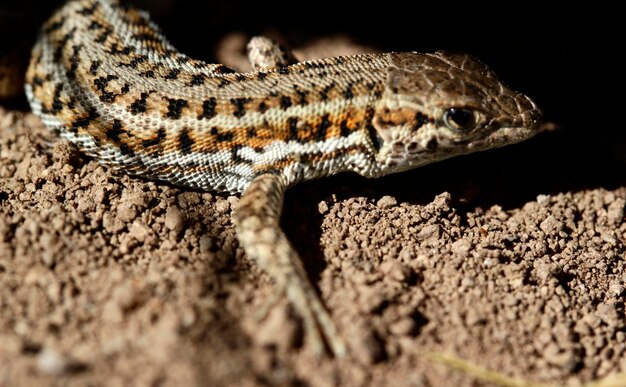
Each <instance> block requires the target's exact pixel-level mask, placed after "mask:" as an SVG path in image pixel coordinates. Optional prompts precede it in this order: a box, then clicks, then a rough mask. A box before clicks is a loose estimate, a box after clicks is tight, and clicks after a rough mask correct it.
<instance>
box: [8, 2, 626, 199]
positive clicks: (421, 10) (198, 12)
mask: <svg viewBox="0 0 626 387" xmlns="http://www.w3.org/2000/svg"><path fill="white" fill-rule="evenodd" d="M5 3H6V4H5ZM9 3H10V4H9ZM60 3H62V2H59V1H56V2H52V1H50V2H38V1H34V0H25V1H22V2H20V3H16V2H14V1H10V2H9V1H8V0H0V50H7V49H8V48H7V47H10V46H11V45H15V44H17V43H16V42H18V41H19V40H20V39H21V38H22V37H26V38H28V39H33V38H34V36H35V31H36V30H37V26H38V25H40V24H41V23H42V22H43V20H45V18H47V16H48V15H49V14H50V12H51V10H52V9H54V8H55V7H56V6H58V4H60ZM134 3H135V4H137V5H138V6H140V7H141V8H144V9H147V10H149V11H150V12H151V14H152V15H153V18H154V19H155V20H156V22H157V24H159V25H161V26H162V28H163V30H164V32H165V34H166V36H168V38H169V39H170V40H171V41H172V43H173V44H174V45H175V46H176V47H178V48H179V49H180V50H181V51H182V52H184V53H186V54H188V55H190V56H192V57H197V58H200V59H204V60H207V61H211V60H212V52H214V48H215V47H214V46H215V43H216V42H217V41H219V39H220V38H221V37H222V36H224V35H225V34H226V33H228V32H232V31H243V32H246V33H248V34H250V35H254V34H259V33H263V32H264V31H268V30H271V31H275V32H277V33H278V34H280V36H283V37H284V38H285V39H286V41H287V42H288V43H289V44H291V45H292V46H298V45H300V44H303V43H306V41H307V40H310V39H315V38H317V37H328V36H331V35H337V34H340V35H344V36H348V37H350V38H351V39H353V40H354V41H356V42H359V43H362V44H365V45H369V46H374V47H377V48H379V49H380V50H382V51H403V50H404V51H413V50H415V51H433V50H440V49H445V50H449V51H460V52H467V53H471V54H473V55H475V56H476V57H478V58H480V59H481V60H483V61H484V62H486V63H487V64H489V65H490V66H491V67H492V68H493V69H494V70H495V71H496V73H497V74H499V75H500V77H501V78H502V79H504V80H506V81H507V83H509V85H510V86H511V87H512V88H513V89H516V90H519V91H522V92H524V93H525V94H527V95H529V96H531V97H532V98H533V99H535V100H536V102H537V103H538V104H539V106H541V107H542V108H543V110H544V113H545V120H546V121H550V122H552V123H554V124H555V125H556V127H557V128H558V129H557V130H554V131H552V132H548V133H543V134H542V135H541V136H538V137H536V138H535V139H533V140H531V141H529V142H528V143H525V144H520V145H519V146H516V147H511V148H507V149H506V150H504V151H503V150H498V151H496V153H494V154H493V155H489V156H482V155H476V156H470V157H469V158H467V159H466V160H465V161H464V162H454V161H449V162H446V163H444V164H445V165H444V166H442V167H434V168H437V169H434V170H430V172H429V171H428V170H427V171H425V172H418V173H420V174H421V173H425V174H428V175H433V176H429V178H436V177H437V176H440V175H442V174H444V173H445V174H446V176H447V177H446V178H451V175H452V176H454V174H455V173H459V172H453V171H455V170H458V169H461V170H462V171H463V172H460V173H462V174H463V173H467V172H469V171H467V170H465V171H464V169H468V168H469V169H472V170H473V171H475V170H477V169H478V170H483V169H485V170H486V169H490V170H493V172H490V173H487V174H485V175H484V176H483V175H479V176H478V177H477V178H476V180H477V182H479V183H480V181H481V180H484V181H493V180H494V179H495V180H499V181H501V184H499V185H503V188H502V189H509V190H510V189H511V188H513V189H515V190H518V191H519V192H520V194H521V196H520V200H527V199H529V198H532V196H533V195H536V194H539V193H556V192H563V191H564V190H570V189H585V188H596V187H599V186H602V187H606V188H613V187H615V186H617V185H623V183H624V182H625V181H624V180H625V179H624V177H626V173H625V171H626V133H625V132H626V109H625V108H624V106H623V102H622V100H623V94H624V91H623V86H622V85H623V83H624V82H623V70H622V68H623V64H622V63H621V62H620V61H619V60H617V59H616V56H617V55H621V54H622V51H623V48H624V38H623V35H625V34H624V32H623V24H624V22H623V21H622V20H621V17H620V15H619V12H617V11H616V10H614V9H611V8H610V7H608V8H607V7H604V6H603V5H601V4H592V5H589V4H588V5H586V6H585V7H573V6H567V7H565V6H560V7H559V6H548V5H547V3H544V4H543V5H542V4H537V3H532V2H519V1H518V2H511V1H506V2H500V5H493V4H480V3H476V2H473V3H471V4H468V3H464V4H454V3H450V2H442V1H432V0H429V1H417V2H411V3H410V5H411V7H410V8H409V7H408V6H407V5H406V4H409V3H406V2H392V1H388V0H382V1H381V2H380V3H379V5H378V6H376V7H371V6H366V5H363V4H361V3H348V2H339V1H330V0H316V1H302V0H299V1H295V0H294V1H257V2H253V3H248V2H242V1H238V0H231V1H214V2H211V1H191V0H178V1H174V0H169V1H149V0H136V1H135V2H134ZM402 4H405V5H402ZM0 52H2V51H0ZM487 153H493V152H487ZM450 163H454V164H450ZM494 163H495V164H496V165H494ZM429 168H430V167H429ZM439 168H442V169H439ZM446 168H448V169H446ZM416 178H420V179H421V178H422V175H416ZM390 181H394V178H393V177H392V178H391V180H390ZM443 184H444V186H446V183H445V181H444V182H443ZM499 185H498V186H494V187H493V189H494V190H497V191H499V189H498V187H499ZM444 188H445V187H444Z"/></svg>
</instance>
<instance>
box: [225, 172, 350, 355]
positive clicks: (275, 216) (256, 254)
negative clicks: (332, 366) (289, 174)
mask: <svg viewBox="0 0 626 387" xmlns="http://www.w3.org/2000/svg"><path fill="white" fill-rule="evenodd" d="M285 189H286V186H285V184H284V182H283V180H282V179H281V177H280V176H278V175H271V174H265V175H261V176H258V177H256V178H255V179H254V180H253V181H252V183H251V184H250V186H249V187H248V188H247V189H246V190H245V191H244V193H243V195H242V196H241V200H240V201H239V208H238V209H237V211H236V214H235V217H234V221H235V226H236V229H237V236H238V238H239V243H240V244H241V246H242V247H243V249H244V250H245V252H246V253H247V254H248V256H249V257H250V258H252V259H253V260H255V261H256V262H257V264H258V265H259V267H260V268H261V269H263V270H265V272H267V273H268V274H269V276H270V277H271V278H272V279H273V280H274V282H275V284H276V292H281V293H282V292H284V294H285V295H286V296H287V298H288V299H289V301H290V302H291V303H292V305H293V307H294V308H295V310H296V312H297V313H298V314H299V315H300V317H301V318H302V321H303V324H304V334H305V342H306V343H307V344H308V345H309V346H310V347H311V349H312V350H313V352H314V353H316V354H317V355H321V354H322V353H323V352H324V348H325V347H324V341H325V342H326V343H327V344H328V347H329V349H330V351H331V352H332V353H333V354H334V355H335V356H337V357H341V356H343V355H344V354H345V352H346V347H345V345H344V343H343V340H342V339H341V337H340V336H339V334H338V332H337V329H336V328H335V326H334V324H333V322H332V320H331V318H330V316H329V314H328V312H327V311H326V309H325V308H324V306H323V304H322V301H321V300H320V298H319V297H318V295H317V293H316V292H315V290H314V289H313V286H312V285H311V283H310V282H309V279H308V277H307V274H306V271H305V270H304V266H303V264H302V261H301V260H300V257H299V256H298V253H296V251H295V250H294V248H293V247H292V246H291V243H289V241H288V240H287V237H286V236H285V234H284V233H283V231H282V230H281V228H280V213H281V210H282V205H283V197H284V193H285Z"/></svg>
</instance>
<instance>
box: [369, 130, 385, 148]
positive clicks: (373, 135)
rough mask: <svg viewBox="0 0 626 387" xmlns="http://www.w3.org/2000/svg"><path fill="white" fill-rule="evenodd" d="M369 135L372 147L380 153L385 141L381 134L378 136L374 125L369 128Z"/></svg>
mask: <svg viewBox="0 0 626 387" xmlns="http://www.w3.org/2000/svg"><path fill="white" fill-rule="evenodd" d="M367 133H368V134H369V136H370V140H372V145H373V146H374V149H375V150H376V152H378V151H379V150H380V148H382V147H383V144H384V142H385V140H383V138H382V137H381V136H380V134H378V131H377V130H376V129H375V128H374V126H373V125H368V126H367Z"/></svg>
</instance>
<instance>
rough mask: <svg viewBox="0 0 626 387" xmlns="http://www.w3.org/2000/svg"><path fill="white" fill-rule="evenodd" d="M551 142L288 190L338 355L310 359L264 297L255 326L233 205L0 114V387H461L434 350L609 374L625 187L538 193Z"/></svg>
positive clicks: (280, 311)
mask: <svg viewBox="0 0 626 387" xmlns="http://www.w3.org/2000/svg"><path fill="white" fill-rule="evenodd" d="M554 136H562V134H559V133H556V134H555V133H549V134H545V135H543V136H540V137H538V138H536V139H533V140H531V141H529V142H528V143H525V144H520V145H516V146H514V147H510V148H506V149H502V150H496V151H493V152H486V153H483V154H480V155H472V156H468V157H464V158H459V159H456V160H450V161H446V162H444V163H441V164H440V165H434V166H428V167H425V168H422V169H419V170H416V171H411V172H407V173H404V174H400V175H397V176H389V177H387V178H384V179H379V180H366V179H363V178H360V177H358V176H354V175H350V174H345V175H341V176H336V177H332V178H328V179H325V180H320V181H315V182H308V183H305V184H302V185H300V186H298V187H295V188H294V189H292V190H291V191H290V192H289V193H288V195H287V200H286V208H285V214H284V220H283V227H284V228H285V229H286V230H288V234H289V237H290V239H291V240H292V241H293V242H294V244H295V246H296V248H297V249H298V250H299V251H300V253H301V255H302V256H303V259H304V260H305V262H306V266H307V269H308V272H309V273H310V275H311V278H312V280H313V281H314V283H315V284H316V285H317V286H318V288H319V291H320V294H321V296H322V298H323V300H324V301H325V303H326V306H327V307H328V309H329V311H330V312H331V314H332V316H333V319H334V321H335V322H336V324H337V326H338V328H339V330H340V331H341V333H342V335H343V336H344V337H345V338H346V341H347V342H348V344H349V348H350V355H349V356H348V357H346V358H344V359H339V360H337V359H316V358H314V357H312V356H311V355H310V354H309V353H308V351H307V350H306V348H302V346H301V342H302V337H301V326H300V324H299V321H298V319H297V318H295V317H294V314H293V312H292V311H291V309H290V307H289V306H288V304H287V303H286V302H285V301H284V300H283V301H281V302H279V303H278V304H276V305H275V306H274V307H272V308H270V309H269V313H268V314H267V316H265V318H260V317H259V315H260V311H262V310H263V308H264V307H265V306H267V305H271V302H272V294H273V293H272V291H273V286H272V283H271V282H270V280H269V279H268V277H267V276H266V275H265V274H264V273H262V272H260V271H259V270H258V268H257V267H256V266H255V265H254V263H253V262H250V261H249V260H248V259H247V257H246V256H245V255H244V254H243V251H242V250H241V249H240V248H239V247H238V243H237V239H236V236H235V232H234V229H233V226H232V223H231V220H230V216H231V214H232V211H233V209H234V208H236V206H237V202H238V197H237V196H228V195H219V194H214V193H206V192H197V191H189V190H184V189H180V188H174V187H170V186H167V185H165V184H161V183H155V182H149V181H144V180H140V179H137V178H131V177H128V176H125V175H121V174H115V173H112V172H111V171H108V170H107V169H105V168H103V167H102V166H100V165H99V164H98V163H96V162H95V161H93V160H90V159H88V158H85V157H83V156H81V155H80V154H79V153H78V151H77V150H76V149H75V148H74V147H73V146H70V145H69V144H67V143H64V142H54V139H52V138H51V136H50V134H49V133H48V131H47V130H46V129H45V128H43V127H42V124H41V123H40V121H39V120H38V119H37V118H36V117H34V116H33V115H32V114H30V113H22V112H18V111H11V110H7V109H3V108H0V386H3V385H7V386H9V385H35V384H36V385H109V386H116V385H120V386H122V385H244V386H246V385H249V386H252V385H313V386H330V385H343V386H359V385H382V384H387V385H398V386H400V385H472V384H475V383H476V381H475V380H474V379H473V378H472V377H471V376H469V375H468V374H466V373H463V372H459V371H456V370H452V369H451V368H449V367H447V366H444V365H441V364H434V363H432V362H431V361H429V360H428V359H427V358H426V357H425V354H427V353H433V352H438V353H447V354H453V355H454V356H457V357H460V358H463V359H465V360H468V361H470V362H472V363H474V364H476V365H478V366H481V367H485V368H488V369H490V370H493V371H497V372H499V373H502V374H506V375H511V376H516V377H519V378H523V379H525V380H529V381H537V382H540V381H541V382H552V383H557V384H563V383H572V384H576V383H578V382H583V381H589V380H592V379H597V378H600V377H603V376H606V375H608V374H611V373H616V372H619V371H620V370H622V369H624V367H626V364H622V363H623V360H622V359H623V358H624V355H625V353H626V340H625V339H626V320H625V319H624V303H623V296H624V294H625V293H624V292H625V289H624V283H625V281H626V261H625V260H624V254H625V252H626V247H625V245H624V241H625V240H626V223H625V222H624V208H625V203H626V202H625V198H626V186H619V185H618V186H617V187H616V186H612V187H607V188H602V187H601V186H596V187H592V188H581V187H577V186H572V185H569V186H568V187H567V188H559V186H558V184H557V185H554V184H548V183H546V177H545V176H547V175H548V173H549V172H547V171H545V170H544V171H542V170H534V169H533V165H534V166H535V167H536V166H537V164H531V163H530V162H529V160H531V159H533V158H535V155H537V154H539V153H541V152H542V148H541V143H542V142H544V141H545V142H550V141H552V143H554V141H553V140H554ZM50 142H54V145H53V147H49V146H48V145H47V144H48V143H50ZM552 161H553V162H554V161H555V160H552ZM546 165H550V164H549V160H548V163H547V164H546ZM541 176H543V177H541ZM550 178H551V177H548V178H547V179H550Z"/></svg>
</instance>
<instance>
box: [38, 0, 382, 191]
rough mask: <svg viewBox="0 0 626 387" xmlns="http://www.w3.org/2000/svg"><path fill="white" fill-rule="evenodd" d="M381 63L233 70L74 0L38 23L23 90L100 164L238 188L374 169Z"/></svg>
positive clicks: (87, 1) (148, 26) (99, 3)
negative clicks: (258, 181)
mask: <svg viewBox="0 0 626 387" xmlns="http://www.w3.org/2000/svg"><path fill="white" fill-rule="evenodd" d="M388 62H389V58H388V56H387V55H386V54H383V55H374V54H365V55H357V56H352V57H337V58H329V59H322V60H315V61H307V62H301V63H298V64H295V65H292V66H287V67H279V68H274V69H268V70H261V71H256V72H251V73H236V72H234V71H233V70H231V69H229V68H227V67H225V66H224V65H221V64H208V63H205V62H203V61H199V60H195V59H192V58H189V57H188V56H186V55H184V54H181V53H179V52H178V51H177V50H176V49H175V48H174V47H173V46H172V45H171V44H170V43H169V42H168V41H167V40H166V39H165V38H164V37H163V35H162V34H161V33H160V31H159V29H158V28H157V27H156V25H155V24H154V23H153V22H152V21H151V20H150V19H149V17H148V15H147V14H146V13H145V12H143V11H139V10H137V9H134V8H130V7H125V6H123V5H121V4H119V3H118V2H117V1H115V0H76V1H70V2H68V3H67V4H66V5H65V6H64V7H62V8H61V9H60V10H59V11H57V12H56V13H55V14H54V15H53V17H52V18H51V19H50V20H49V21H48V22H47V23H46V24H45V26H44V27H43V29H42V32H41V34H40V38H39V40H38V43H37V44H36V46H35V48H34V49H33V55H32V60H31V64H30V67H29V69H28V73H27V77H26V93H27V96H28V99H29V101H30V103H31V106H32V108H33V111H35V112H36V113H37V114H38V115H40V116H41V117H42V119H43V121H44V122H45V124H46V125H47V126H48V127H50V128H51V129H53V130H54V131H56V132H58V133H59V134H60V135H61V136H62V137H63V138H66V139H68V140H70V141H72V142H73V143H75V144H76V145H77V146H78V147H79V148H80V150H81V151H83V152H85V153H86V154H88V155H90V156H92V157H94V158H96V159H97V160H99V161H100V162H103V163H105V164H107V165H109V166H112V167H114V168H117V169H123V170H124V171H125V172H129V173H132V174H136V175H142V176H145V177H148V178H153V179H159V180H164V181H167V182H170V183H173V184H177V185H183V186H189V187H195V188H201V189H205V190H217V191H230V192H241V191H243V190H244V189H245V188H246V187H247V186H248V184H249V183H250V182H251V181H252V179H253V178H254V177H255V176H258V175H260V174H263V173H274V174H279V175H281V176H283V177H284V179H285V180H286V181H285V182H286V183H287V184H292V183H294V182H296V181H298V180H301V179H311V178H316V177H320V176H324V175H328V174H332V173H336V172H340V171H343V170H353V171H357V172H360V173H362V174H365V175H368V174H373V173H375V171H373V169H376V162H375V159H374V158H375V155H374V153H375V152H374V150H373V141H372V139H371V138H370V137H371V136H370V135H369V133H371V127H370V128H368V126H370V125H371V120H372V116H373V114H374V107H375V103H376V101H377V100H379V99H380V96H381V95H382V93H383V91H384V82H385V77H386V69H387V67H388ZM368 130H369V131H368Z"/></svg>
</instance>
